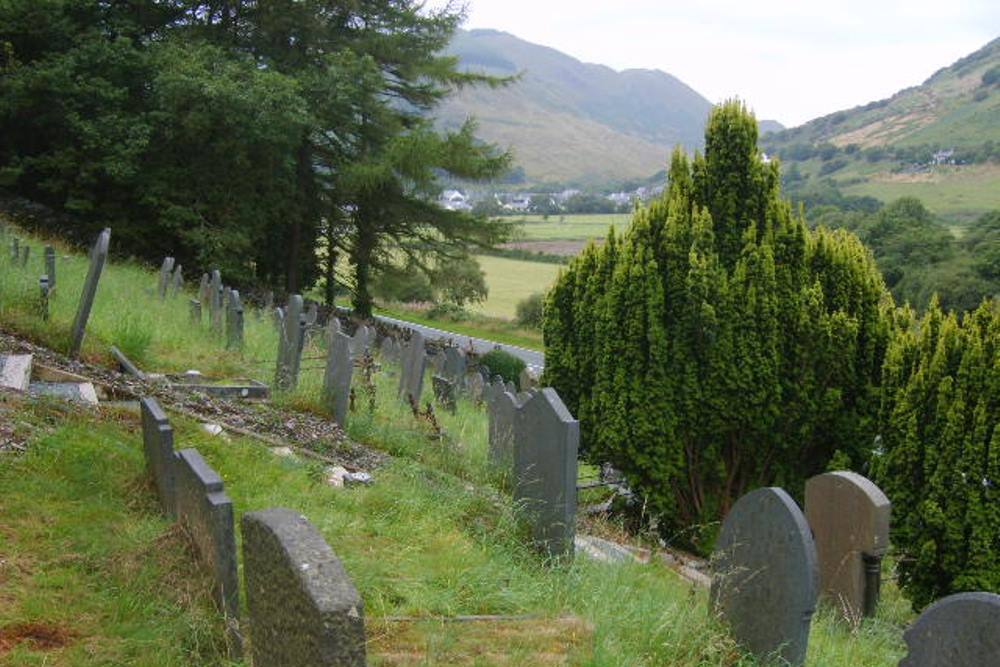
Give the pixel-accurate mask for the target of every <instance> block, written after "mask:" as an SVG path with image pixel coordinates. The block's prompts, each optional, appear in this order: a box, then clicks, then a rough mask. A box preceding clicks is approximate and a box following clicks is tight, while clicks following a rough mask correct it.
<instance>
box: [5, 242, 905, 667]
mask: <svg viewBox="0 0 1000 667" xmlns="http://www.w3.org/2000/svg"><path fill="white" fill-rule="evenodd" d="M33 243H35V242H33ZM84 263H85V258H84V257H81V256H79V255H69V256H68V257H67V258H66V259H64V260H61V261H60V265H59V266H60V270H61V272H60V274H59V276H60V278H59V280H60V287H59V291H58V292H57V293H56V295H55V296H54V302H53V317H52V319H51V320H50V322H49V323H48V324H44V325H42V324H40V323H38V324H36V322H37V313H36V312H35V310H34V304H33V302H32V300H31V293H32V292H31V291H30V287H31V285H32V283H33V282H34V281H35V280H36V279H37V278H36V277H35V276H36V275H37V269H38V268H39V267H38V264H37V263H36V262H34V261H33V262H32V263H31V266H30V267H29V269H27V270H25V271H22V270H21V269H20V268H15V267H13V266H12V265H11V264H10V262H7V261H0V324H2V325H3V327H4V328H8V329H17V330H19V331H22V332H25V333H27V334H30V335H31V336H33V337H34V338H36V339H38V340H41V341H45V342H47V343H49V344H51V345H54V346H59V345H62V344H63V338H64V337H63V336H62V335H61V334H60V332H61V331H63V330H65V328H66V327H67V326H68V323H69V321H70V319H71V318H72V305H73V304H74V303H75V300H76V296H77V289H75V287H76V286H77V285H79V279H80V273H81V272H80V270H79V269H80V268H81V267H82V266H83V265H84ZM155 282H156V277H155V274H154V273H153V272H151V271H144V270H143V269H141V268H140V267H137V266H133V265H122V264H115V263H112V264H110V265H109V266H108V267H107V269H106V272H105V280H103V281H102V284H101V289H100V291H99V292H98V297H97V302H96V304H95V317H94V320H93V326H92V327H91V328H90V329H89V332H88V338H87V343H86V348H85V351H86V356H87V357H88V358H91V359H104V358H106V357H105V354H104V348H105V346H107V345H108V344H110V343H116V344H119V345H121V344H125V343H129V342H131V344H132V345H133V346H134V347H136V346H138V343H137V341H139V342H141V343H142V345H141V346H138V347H141V350H142V352H143V354H142V357H141V359H142V360H143V363H145V364H147V368H155V369H164V368H166V367H172V368H181V369H183V368H191V367H199V368H201V369H202V370H208V369H209V368H214V369H215V370H221V369H228V370H229V371H230V372H236V373H240V374H244V375H248V376H251V377H258V378H261V379H267V378H268V377H269V375H270V366H269V365H262V363H261V362H262V361H264V360H266V359H267V358H273V357H270V355H273V350H274V349H275V348H276V341H275V333H274V330H273V326H272V324H271V322H270V321H269V319H267V318H263V319H258V318H257V317H256V315H255V313H253V312H250V313H248V317H247V328H248V330H247V334H248V339H249V340H250V341H251V346H250V347H249V348H248V350H247V351H246V352H244V353H238V352H235V351H230V352H226V351H223V350H222V347H221V345H220V341H218V340H215V339H213V338H212V337H211V336H209V335H208V334H207V333H205V331H203V330H201V329H199V328H198V327H191V326H188V325H187V324H186V323H187V298H186V297H187V296H189V295H184V296H182V297H180V298H177V299H168V300H167V301H165V302H162V303H161V302H158V301H156V300H152V299H149V298H142V296H139V298H135V294H136V293H137V292H138V293H139V294H142V290H143V289H144V288H145V286H147V285H153V284H155ZM123 322H126V323H128V325H127V326H124V325H122V324H121V323H123ZM322 353H323V350H322V349H321V341H319V340H313V341H311V342H310V343H309V345H308V347H307V349H306V352H305V356H306V358H310V357H315V356H317V355H322ZM320 375H321V370H320V369H319V368H318V367H316V366H315V364H314V363H312V362H311V363H310V364H307V365H306V366H305V368H304V375H303V379H302V382H301V386H300V388H299V389H298V391H297V392H296V393H295V394H294V395H291V396H279V397H277V400H278V402H279V403H281V404H283V405H286V406H294V407H300V408H304V409H309V410H311V411H315V412H319V413H322V412H323V410H324V409H323V407H322V405H321V403H320V401H319V388H320ZM395 384H396V382H395V378H393V377H391V376H389V375H388V374H387V373H386V372H382V373H377V374H376V385H375V391H376V408H375V410H374V411H373V412H372V413H368V412H367V410H366V409H364V408H362V409H361V410H360V411H359V412H358V413H355V414H353V415H352V418H351V421H350V423H349V429H348V430H349V434H350V436H351V438H352V439H353V440H355V441H357V442H361V443H364V444H366V445H368V446H370V447H374V448H377V449H380V450H382V451H384V452H386V453H388V454H390V455H391V459H390V461H389V462H388V463H387V464H385V465H384V466H382V467H380V468H378V469H376V470H374V471H373V472H374V475H375V480H376V481H375V483H374V485H372V486H368V487H354V488H339V489H338V488H333V487H330V486H328V485H326V484H325V483H324V482H323V470H322V467H320V466H318V465H316V464H315V463H311V462H309V460H307V459H289V458H281V457H277V456H275V455H274V454H273V453H272V452H271V451H269V449H268V447H267V446H265V445H264V444H262V443H260V442H258V441H256V440H254V439H250V438H243V437H239V436H237V435H235V434H232V433H229V434H226V435H225V436H222V437H213V436H210V435H208V434H207V433H205V431H204V430H202V429H201V428H200V426H199V424H197V423H196V422H193V421H189V420H187V419H183V418H173V419H172V421H173V423H174V426H175V429H176V441H177V444H178V445H179V446H184V447H187V446H191V447H196V448H198V449H199V451H201V452H202V454H203V455H204V456H205V458H206V460H207V461H208V462H209V463H210V464H211V465H212V466H213V467H215V468H216V469H217V470H218V471H219V473H220V474H221V475H222V477H223V479H224V480H225V484H226V489H227V492H228V493H229V495H230V496H231V497H232V499H233V502H234V506H235V510H236V514H237V525H238V522H239V515H240V514H242V513H243V512H244V511H248V510H252V509H259V508H263V507H268V506H275V505H278V506H284V507H289V508H292V509H295V510H297V511H299V512H301V513H302V514H304V515H305V516H307V517H308V518H309V519H310V520H311V521H312V522H313V523H314V524H315V525H316V526H317V528H318V529H319V530H320V532H321V533H322V534H323V535H324V536H325V537H326V539H327V540H328V541H329V542H330V544H331V545H332V546H333V548H334V550H335V551H336V553H337V554H338V555H339V556H340V557H341V558H342V560H343V562H344V564H345V567H346V569H347V571H348V572H349V573H350V575H351V577H352V579H353V580H354V582H355V583H356V585H357V586H358V589H359V590H360V592H361V594H362V596H363V598H364V601H365V610H366V623H367V628H368V636H369V638H370V640H371V644H370V646H369V649H370V655H371V664H375V665H402V664H454V665H459V664H461V665H482V664H507V665H543V664H570V665H593V666H597V665H622V666H624V665H630V666H632V665H638V666H642V665H663V664H670V665H692V666H693V665H720V666H722V665H725V666H733V665H752V664H754V661H752V660H751V659H749V658H748V657H746V656H744V655H743V654H741V652H740V651H739V650H738V649H737V648H736V647H735V646H734V644H733V642H732V641H731V640H730V639H729V638H727V636H726V633H725V630H724V628H722V627H721V625H720V624H719V623H718V622H717V621H716V620H713V619H712V618H710V617H709V616H708V614H707V608H706V605H707V595H706V591H705V590H704V589H701V588H698V587H695V586H693V585H692V584H690V583H688V582H686V581H685V580H683V579H681V578H680V577H678V576H677V574H676V573H675V572H673V571H672V570H670V569H669V568H668V567H666V566H665V565H663V564H662V563H660V562H659V560H658V559H655V558H654V559H653V562H652V563H651V564H649V565H639V564H635V565H621V566H613V565H606V564H601V563H597V562H594V561H590V560H588V559H586V558H582V557H581V558H578V559H577V560H576V561H575V562H574V563H573V564H572V565H561V566H559V565H553V564H551V563H546V562H544V560H543V559H542V558H540V557H539V556H538V555H537V554H536V553H535V552H533V551H532V550H531V549H529V548H528V547H527V546H526V540H525V535H526V533H525V526H524V525H523V524H522V523H521V521H520V519H519V518H518V516H517V512H516V507H515V505H514V503H513V502H512V501H511V500H510V498H509V494H508V493H506V492H505V491H503V489H504V488H505V486H504V484H505V482H504V480H503V479H502V477H499V476H498V475H497V474H496V473H495V472H494V471H492V470H491V469H490V468H489V466H488V465H487V464H486V459H487V448H488V443H487V435H486V430H487V429H486V424H487V419H486V415H485V413H484V412H483V411H482V409H481V408H480V407H478V406H474V405H472V404H471V403H469V402H467V401H465V400H462V401H460V405H459V409H458V412H457V414H455V415H451V414H448V413H446V412H444V411H442V412H441V413H440V414H439V415H438V418H439V419H440V421H441V424H442V426H443V428H444V433H445V435H444V437H442V438H430V437H428V431H427V426H426V424H424V423H423V422H422V421H419V420H415V419H414V418H413V416H412V415H411V414H410V412H409V410H408V409H406V408H405V407H403V406H402V405H400V403H399V402H398V401H397V400H396V398H395V396H394V388H395ZM427 384H429V383H425V386H426V385H427ZM357 388H358V390H359V391H362V388H361V386H360V384H359V385H357ZM428 394H429V390H428ZM428 394H425V397H424V398H425V399H429V398H430V397H429V395H428ZM362 395H363V394H362ZM13 409H14V411H15V412H14V414H17V415H18V428H19V429H24V430H26V432H27V434H26V447H27V452H26V453H25V454H23V455H20V456H19V457H17V458H16V459H14V460H13V461H12V462H10V463H8V462H7V461H5V466H4V467H3V468H0V488H3V489H4V494H3V495H2V496H0V510H2V512H0V516H2V517H3V520H2V525H0V535H3V537H4V541H2V542H0V549H2V550H3V552H4V553H3V556H4V557H3V558H2V559H0V564H2V567H0V581H4V582H8V581H14V582H15V583H14V586H13V587H8V586H6V585H5V587H4V593H3V595H4V597H3V598H2V599H3V600H4V601H5V602H6V601H7V600H8V599H10V597H9V594H10V593H9V592H12V594H13V596H14V600H15V604H10V605H8V604H4V605H0V627H2V628H8V627H21V626H23V625H24V624H26V623H30V622H42V621H45V622H56V621H59V622H62V623H64V624H65V625H66V626H67V627H66V628H65V629H66V630H67V636H71V637H72V642H70V643H68V644H67V646H66V647H65V648H54V649H51V650H49V651H47V652H45V653H44V654H41V655H39V654H38V652H36V651H34V650H33V649H31V648H30V647H26V648H24V649H23V650H22V648H18V649H16V650H17V651H20V652H21V653H17V654H8V655H17V657H18V661H17V662H14V663H13V664H54V665H100V664H109V663H114V664H157V665H159V664H167V665H170V664H184V663H185V660H186V661H187V664H212V663H213V662H220V660H219V658H218V653H217V651H216V650H215V649H213V648H212V647H215V646H218V643H219V642H220V641H221V637H220V635H221V624H215V625H213V624H212V623H211V622H206V621H205V620H204V618H203V617H202V616H200V615H199V614H203V613H204V611H203V610H204V604H205V599H204V598H205V596H204V594H202V595H199V596H197V600H185V599H183V595H185V594H189V595H190V594H191V593H185V591H186V589H183V588H176V589H172V588H171V586H170V583H171V577H172V576H176V575H175V572H176V571H178V570H179V569H180V567H179V566H178V565H176V564H175V565H171V563H172V562H173V560H172V559H174V558H178V559H180V561H181V562H183V559H184V558H185V557H186V556H184V555H183V554H178V547H177V545H176V543H175V542H174V541H173V540H172V539H171V538H170V537H169V535H168V533H169V531H170V528H169V526H168V525H167V524H166V523H165V522H164V521H162V520H161V519H159V518H158V517H156V516H155V510H154V509H153V503H152V496H151V493H152V492H151V489H150V487H149V483H148V480H146V478H145V477H144V473H143V463H142V455H141V434H140V427H139V421H138V417H137V416H136V415H135V414H132V413H129V412H127V411H123V410H110V411H103V410H102V411H101V412H100V413H98V414H88V413H83V412H79V411H72V410H62V411H61V412H59V414H52V412H51V411H45V410H44V409H42V408H38V409H39V410H42V411H41V412H39V414H38V415H37V417H36V416H33V415H34V410H35V409H36V408H35V407H31V406H24V405H17V406H15V407H14V408H13ZM5 419H6V416H5ZM5 456H6V455H5ZM588 498H589V497H588V496H585V497H584V500H585V501H587V500H588ZM589 499H590V501H593V500H594V498H589ZM39 503H43V504H42V506H41V508H40V506H39ZM585 529H586V530H588V531H603V532H604V534H612V533H614V534H618V535H621V534H622V532H621V529H620V528H619V527H617V526H615V525H614V524H610V523H607V522H600V521H598V522H589V523H586V524H585ZM11 536H13V537H11ZM11 553H13V554H14V555H15V556H16V557H17V560H16V561H15V563H17V565H16V566H15V567H14V568H8V567H7V566H6V563H9V562H10V560H9V558H7V556H9V554H11ZM189 567H190V565H189ZM11 577H13V578H11ZM883 590H884V594H883V595H884V601H883V604H882V605H881V606H880V610H879V614H878V617H877V618H875V619H869V620H865V621H864V622H862V623H861V624H860V625H859V626H858V627H857V628H851V627H848V626H847V625H846V624H844V623H842V622H837V621H836V620H835V613H834V611H833V610H832V609H831V608H829V607H823V608H821V610H820V611H819V613H818V614H817V617H816V619H815V620H814V624H813V630H812V635H811V640H810V648H809V658H808V663H807V664H809V665H848V664H864V665H872V666H876V667H878V666H886V667H888V666H890V665H895V664H896V663H897V662H898V660H899V658H900V657H901V655H902V653H903V643H902V639H901V634H902V629H903V627H904V626H905V624H906V623H908V622H909V621H910V620H911V618H912V615H911V614H910V613H908V612H907V611H906V610H905V607H906V605H905V603H904V602H903V601H902V600H901V599H900V598H899V596H898V593H897V592H896V589H895V586H894V585H893V583H892V582H891V580H890V581H887V582H886V586H884V588H883ZM178 597H181V598H182V599H178ZM244 599H245V598H244ZM91 600H93V602H91ZM460 614H514V615H520V614H527V615H531V616H532V617H533V619H532V621H531V622H530V623H529V624H527V625H525V624H522V625H521V626H520V629H518V628H517V627H516V626H515V625H510V624H505V623H503V622H494V623H481V624H476V625H470V624H464V623H448V622H443V621H442V620H440V617H441V616H445V617H447V616H454V615H460ZM400 616H405V617H409V618H408V619H402V620H401V619H400V618H399V617H400ZM567 617H569V619H570V620H569V621H566V620H565V619H566V618H567ZM211 620H212V619H209V621H211ZM567 623H569V625H567ZM185 624H191V627H189V628H188V627H186V626H185ZM183 630H187V633H188V634H186V635H184V639H183V640H182V639H181V637H180V634H181V633H182V631H183ZM195 631H197V632H198V633H201V634H197V633H196V632H195ZM119 637H124V639H118V638H119ZM171 642H173V643H171ZM106 647H110V648H106ZM3 650H5V649H2V648H0V651H3ZM107 650H111V651H114V652H115V653H114V655H112V656H111V657H110V658H109V656H108V654H107V653H106V651H107ZM29 651H30V653H28V652H29ZM119 656H121V659H118V658H119ZM6 657H7V656H5V655H2V654H0V661H2V660H4V659H5V658H6Z"/></svg>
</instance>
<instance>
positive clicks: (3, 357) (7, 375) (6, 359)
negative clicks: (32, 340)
mask: <svg viewBox="0 0 1000 667" xmlns="http://www.w3.org/2000/svg"><path fill="white" fill-rule="evenodd" d="M33 360H34V357H33V356H32V355H30V354H0V387H6V388H8V389H14V390H16V391H28V386H29V385H30V384H31V365H32V362H33Z"/></svg>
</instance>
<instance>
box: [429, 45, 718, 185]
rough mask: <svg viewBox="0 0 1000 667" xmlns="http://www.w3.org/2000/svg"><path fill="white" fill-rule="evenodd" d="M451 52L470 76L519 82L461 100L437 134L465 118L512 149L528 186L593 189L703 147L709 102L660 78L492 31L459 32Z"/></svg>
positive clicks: (450, 107)
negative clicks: (679, 149) (674, 153)
mask: <svg viewBox="0 0 1000 667" xmlns="http://www.w3.org/2000/svg"><path fill="white" fill-rule="evenodd" d="M450 51H451V52H452V53H453V54H455V55H458V56H459V57H460V59H461V63H462V66H463V67H464V68H466V69H469V70H473V71H485V72H488V73H491V74H497V75H505V76H510V75H515V74H518V73H520V74H521V78H520V79H519V80H518V81H517V82H516V83H514V84H512V85H510V86H507V87H505V88H501V89H498V90H487V89H482V88H479V89H473V90H466V91H462V92H461V93H459V94H458V95H457V96H456V97H455V98H454V99H452V100H449V101H448V102H447V103H446V104H445V106H444V107H443V108H442V109H441V110H440V114H439V115H440V118H441V121H442V123H443V125H444V126H446V127H453V126H455V125H458V124H460V123H461V122H462V121H464V120H465V119H466V118H467V117H469V116H475V117H476V118H477V119H478V120H479V122H480V131H479V134H480V136H482V137H483V138H484V139H486V140H488V141H491V142H495V143H498V144H500V145H502V146H505V147H511V148H513V150H514V153H515V156H516V161H517V164H519V165H520V166H522V167H523V168H524V171H525V176H526V179H527V181H528V182H533V183H537V182H544V181H550V182H552V181H555V182H564V183H579V184H597V183H605V182H615V181H620V180H622V179H625V178H643V177H647V176H649V175H650V174H652V173H654V172H656V171H658V170H660V169H663V167H664V166H665V164H666V160H667V156H668V153H669V151H670V150H671V148H672V147H673V146H675V145H676V144H681V145H683V146H685V147H687V148H695V147H698V146H700V145H701V142H702V132H703V130H704V125H705V119H706V117H707V115H708V111H709V109H710V108H711V103H710V102H709V101H708V100H707V99H705V98H704V97H702V96H701V95H700V94H698V93H697V92H696V91H695V90H693V89H692V88H690V87H689V86H687V85H686V84H684V83H683V82H681V81H680V80H679V79H677V78H676V77H673V76H671V75H669V74H666V73H665V72H661V71H658V70H626V71H623V72H616V71H615V70H613V69H611V68H609V67H605V66H603V65H593V64H587V63H583V62H580V61H579V60H576V59H574V58H571V57H570V56H567V55H565V54H563V53H560V52H559V51H556V50H555V49H550V48H548V47H544V46H539V45H537V44H532V43H530V42H526V41H524V40H521V39H518V38H517V37H514V36H513V35H510V34H507V33H503V32H498V31H494V30H473V31H468V32H464V31H463V32H461V33H459V34H458V35H457V36H456V38H455V40H454V41H453V43H452V45H451V47H450Z"/></svg>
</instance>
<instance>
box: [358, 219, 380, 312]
mask: <svg viewBox="0 0 1000 667" xmlns="http://www.w3.org/2000/svg"><path fill="white" fill-rule="evenodd" d="M376 241H377V238H376V236H375V233H374V231H373V230H372V228H371V225H369V224H365V222H364V221H362V220H359V224H358V231H357V239H356V241H355V243H354V250H353V252H352V255H353V260H354V300H353V304H354V315H355V316H356V317H361V318H365V319H368V318H370V317H371V316H372V305H373V301H372V296H371V292H370V291H369V290H370V288H369V285H370V280H371V264H372V255H373V253H374V252H375V243H376Z"/></svg>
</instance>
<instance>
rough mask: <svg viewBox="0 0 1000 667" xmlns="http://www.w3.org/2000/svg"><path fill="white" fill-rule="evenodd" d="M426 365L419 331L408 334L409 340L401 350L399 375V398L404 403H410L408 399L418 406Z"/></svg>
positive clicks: (422, 339)
mask: <svg viewBox="0 0 1000 667" xmlns="http://www.w3.org/2000/svg"><path fill="white" fill-rule="evenodd" d="M426 364H427V354H426V352H425V351H424V337H423V335H421V333H420V332H419V331H414V332H412V334H410V340H409V342H408V343H407V344H406V347H405V348H403V355H402V369H401V372H400V374H399V392H398V393H399V398H400V400H402V401H403V402H404V403H409V402H410V397H411V396H412V397H413V400H414V401H416V402H417V403H418V404H419V403H420V394H421V392H422V391H423V387H424V370H425V369H426Z"/></svg>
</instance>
